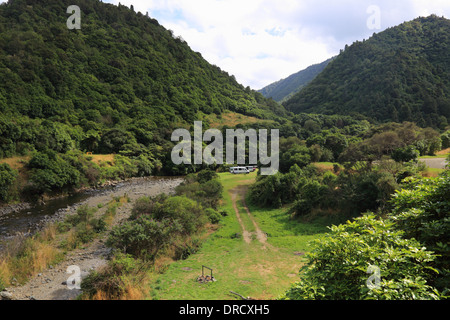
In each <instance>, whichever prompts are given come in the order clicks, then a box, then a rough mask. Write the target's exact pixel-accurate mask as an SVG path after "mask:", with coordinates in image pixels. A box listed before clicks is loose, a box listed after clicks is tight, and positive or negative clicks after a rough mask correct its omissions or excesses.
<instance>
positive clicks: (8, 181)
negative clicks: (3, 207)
mask: <svg viewBox="0 0 450 320" xmlns="http://www.w3.org/2000/svg"><path fill="white" fill-rule="evenodd" d="M17 176H18V174H17V171H16V170H13V169H11V167H10V166H9V165H8V164H6V163H0V201H4V202H7V201H9V200H10V198H11V196H12V195H11V188H12V186H13V184H14V182H15V181H16V178H17Z"/></svg>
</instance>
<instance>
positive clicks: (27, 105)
mask: <svg viewBox="0 0 450 320" xmlns="http://www.w3.org/2000/svg"><path fill="white" fill-rule="evenodd" d="M69 5H71V3H70V1H66V0H64V1H60V2H58V3H52V4H51V5H49V4H48V3H46V2H38V1H33V0H26V1H18V0H16V1H9V2H8V3H7V4H3V5H2V6H0V21H1V25H2V26H8V27H7V32H0V77H1V81H0V135H1V137H2V139H1V143H0V158H3V157H10V156H13V155H16V154H20V155H24V154H26V153H28V152H30V151H39V152H43V151H46V150H47V149H50V150H53V151H56V152H57V153H66V152H67V151H70V150H82V151H86V152H94V153H97V154H99V153H108V154H109V153H116V154H122V155H124V156H127V157H129V158H132V159H133V158H139V156H140V155H141V154H145V155H149V156H148V157H147V160H148V161H147V160H145V159H142V158H140V159H138V160H139V164H138V173H137V174H138V175H140V176H147V175H149V174H151V173H153V170H154V169H155V168H158V167H161V166H162V165H165V163H161V161H163V160H164V158H165V157H166V156H167V153H169V152H170V150H171V146H172V145H171V143H167V141H170V134H171V132H172V131H173V130H174V129H177V128H179V127H180V126H183V127H184V126H186V125H192V122H193V121H194V120H197V119H198V116H199V115H200V114H203V115H209V114H212V113H215V114H221V113H223V112H225V111H235V112H238V113H241V114H245V115H249V116H256V117H258V118H264V119H274V120H275V119H278V116H281V115H283V116H284V115H287V113H286V112H285V110H284V108H283V107H281V106H280V105H278V104H277V103H275V102H274V101H273V100H270V99H266V98H264V97H263V96H262V95H261V94H260V93H258V92H256V91H253V90H250V89H249V90H247V89H246V88H244V87H243V86H242V85H241V84H239V83H237V81H236V79H235V78H234V77H233V76H230V75H229V74H228V73H226V72H224V71H223V70H221V69H220V68H218V67H217V66H214V65H211V64H209V63H208V62H207V61H206V60H205V59H203V57H202V56H201V55H200V54H199V53H197V52H194V51H192V50H191V49H190V48H189V46H188V45H187V43H186V42H185V41H183V40H182V39H181V38H179V37H175V36H174V35H173V32H171V31H170V30H167V29H165V28H164V27H163V26H161V25H160V24H159V23H158V22H157V21H156V20H154V19H152V18H150V17H148V16H145V15H142V14H140V13H136V12H134V11H133V10H131V9H129V8H127V7H126V6H122V5H119V6H115V5H112V4H107V3H102V2H101V1H94V0H84V1H81V2H80V3H78V4H77V5H79V6H80V9H81V12H82V13H83V18H82V19H83V22H82V25H83V26H82V29H81V30H76V32H75V31H73V30H68V29H67V27H66V26H65V20H64V19H63V20H62V19H61V17H64V15H65V14H66V10H67V7H68V6H69ZM18 12H20V14H18ZM40 21H45V23H40ZM2 31H3V30H2ZM169 155H170V153H169ZM149 162H150V163H149ZM159 169H161V168H159ZM165 173H166V174H167V173H169V174H172V172H170V168H169V170H167V171H166V172H165ZM108 174H109V175H110V176H118V175H120V174H118V173H114V172H109V173H108ZM42 177H43V178H44V179H45V180H47V183H46V185H45V186H42V187H43V188H45V187H48V186H49V185H51V184H52V181H51V180H52V178H51V177H50V176H49V175H48V174H47V175H42Z"/></svg>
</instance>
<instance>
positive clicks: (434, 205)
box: [390, 171, 450, 290]
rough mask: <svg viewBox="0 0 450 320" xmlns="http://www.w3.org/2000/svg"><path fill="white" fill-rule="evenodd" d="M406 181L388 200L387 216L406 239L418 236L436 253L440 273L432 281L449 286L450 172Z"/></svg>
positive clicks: (440, 287)
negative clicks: (389, 205) (388, 209)
mask: <svg viewBox="0 0 450 320" xmlns="http://www.w3.org/2000/svg"><path fill="white" fill-rule="evenodd" d="M405 183H406V185H405V186H404V188H403V189H402V190H401V191H399V192H397V193H396V194H395V195H394V197H393V198H392V200H391V202H392V206H393V209H392V212H391V214H390V218H391V219H392V220H393V221H395V222H396V226H397V228H398V229H400V230H403V231H404V232H405V236H406V237H407V238H414V239H417V240H418V241H420V242H421V243H423V244H424V245H425V246H426V247H427V248H428V249H429V250H433V251H434V252H435V253H436V254H437V255H438V258H437V259H436V261H435V265H434V267H435V268H436V269H437V270H439V275H437V276H436V277H435V279H433V283H434V285H435V286H436V287H437V288H439V289H440V290H443V289H444V288H448V287H449V285H450V267H449V265H448V261H449V259H450V236H449V234H450V216H449V212H450V192H449V190H450V174H449V171H446V172H445V173H444V174H442V175H441V176H440V177H438V178H429V179H417V178H409V179H407V180H406V182H405Z"/></svg>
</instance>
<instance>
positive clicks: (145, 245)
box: [107, 216, 180, 260]
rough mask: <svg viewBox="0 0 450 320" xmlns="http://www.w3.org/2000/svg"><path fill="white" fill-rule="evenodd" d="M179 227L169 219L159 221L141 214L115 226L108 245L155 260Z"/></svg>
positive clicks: (136, 255)
mask: <svg viewBox="0 0 450 320" xmlns="http://www.w3.org/2000/svg"><path fill="white" fill-rule="evenodd" d="M179 229H180V226H179V225H177V224H176V223H172V222H171V221H169V220H167V219H165V220H162V221H157V220H155V219H152V218H151V217H149V216H141V217H139V218H138V219H136V220H134V221H128V222H126V223H124V224H123V225H120V226H117V227H115V228H113V230H112V231H111V233H110V236H109V238H108V241H107V245H108V246H111V247H113V248H115V249H119V250H120V251H122V252H123V253H127V254H131V255H133V256H135V257H138V258H142V259H146V260H148V259H151V260H154V259H155V258H156V256H157V254H158V253H159V252H160V250H162V249H163V248H165V247H166V246H167V245H168V244H169V243H170V240H171V238H172V237H173V236H174V234H176V233H177V232H179Z"/></svg>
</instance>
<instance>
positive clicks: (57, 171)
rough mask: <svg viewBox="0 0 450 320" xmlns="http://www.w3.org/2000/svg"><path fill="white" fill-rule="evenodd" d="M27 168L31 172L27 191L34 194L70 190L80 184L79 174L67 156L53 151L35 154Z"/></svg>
mask: <svg viewBox="0 0 450 320" xmlns="http://www.w3.org/2000/svg"><path fill="white" fill-rule="evenodd" d="M27 167H28V169H30V170H31V177H30V181H31V186H30V187H29V190H30V191H32V193H34V194H39V195H41V194H44V193H50V192H52V191H55V190H58V191H60V190H65V189H71V188H73V187H77V186H79V184H80V182H81V173H80V171H79V170H78V168H76V167H75V166H73V164H72V163H71V162H70V159H69V156H67V157H66V156H64V155H58V154H56V153H55V152H54V151H47V152H38V153H36V154H35V155H34V156H33V157H32V158H31V160H30V161H29V163H28V164H27Z"/></svg>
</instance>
